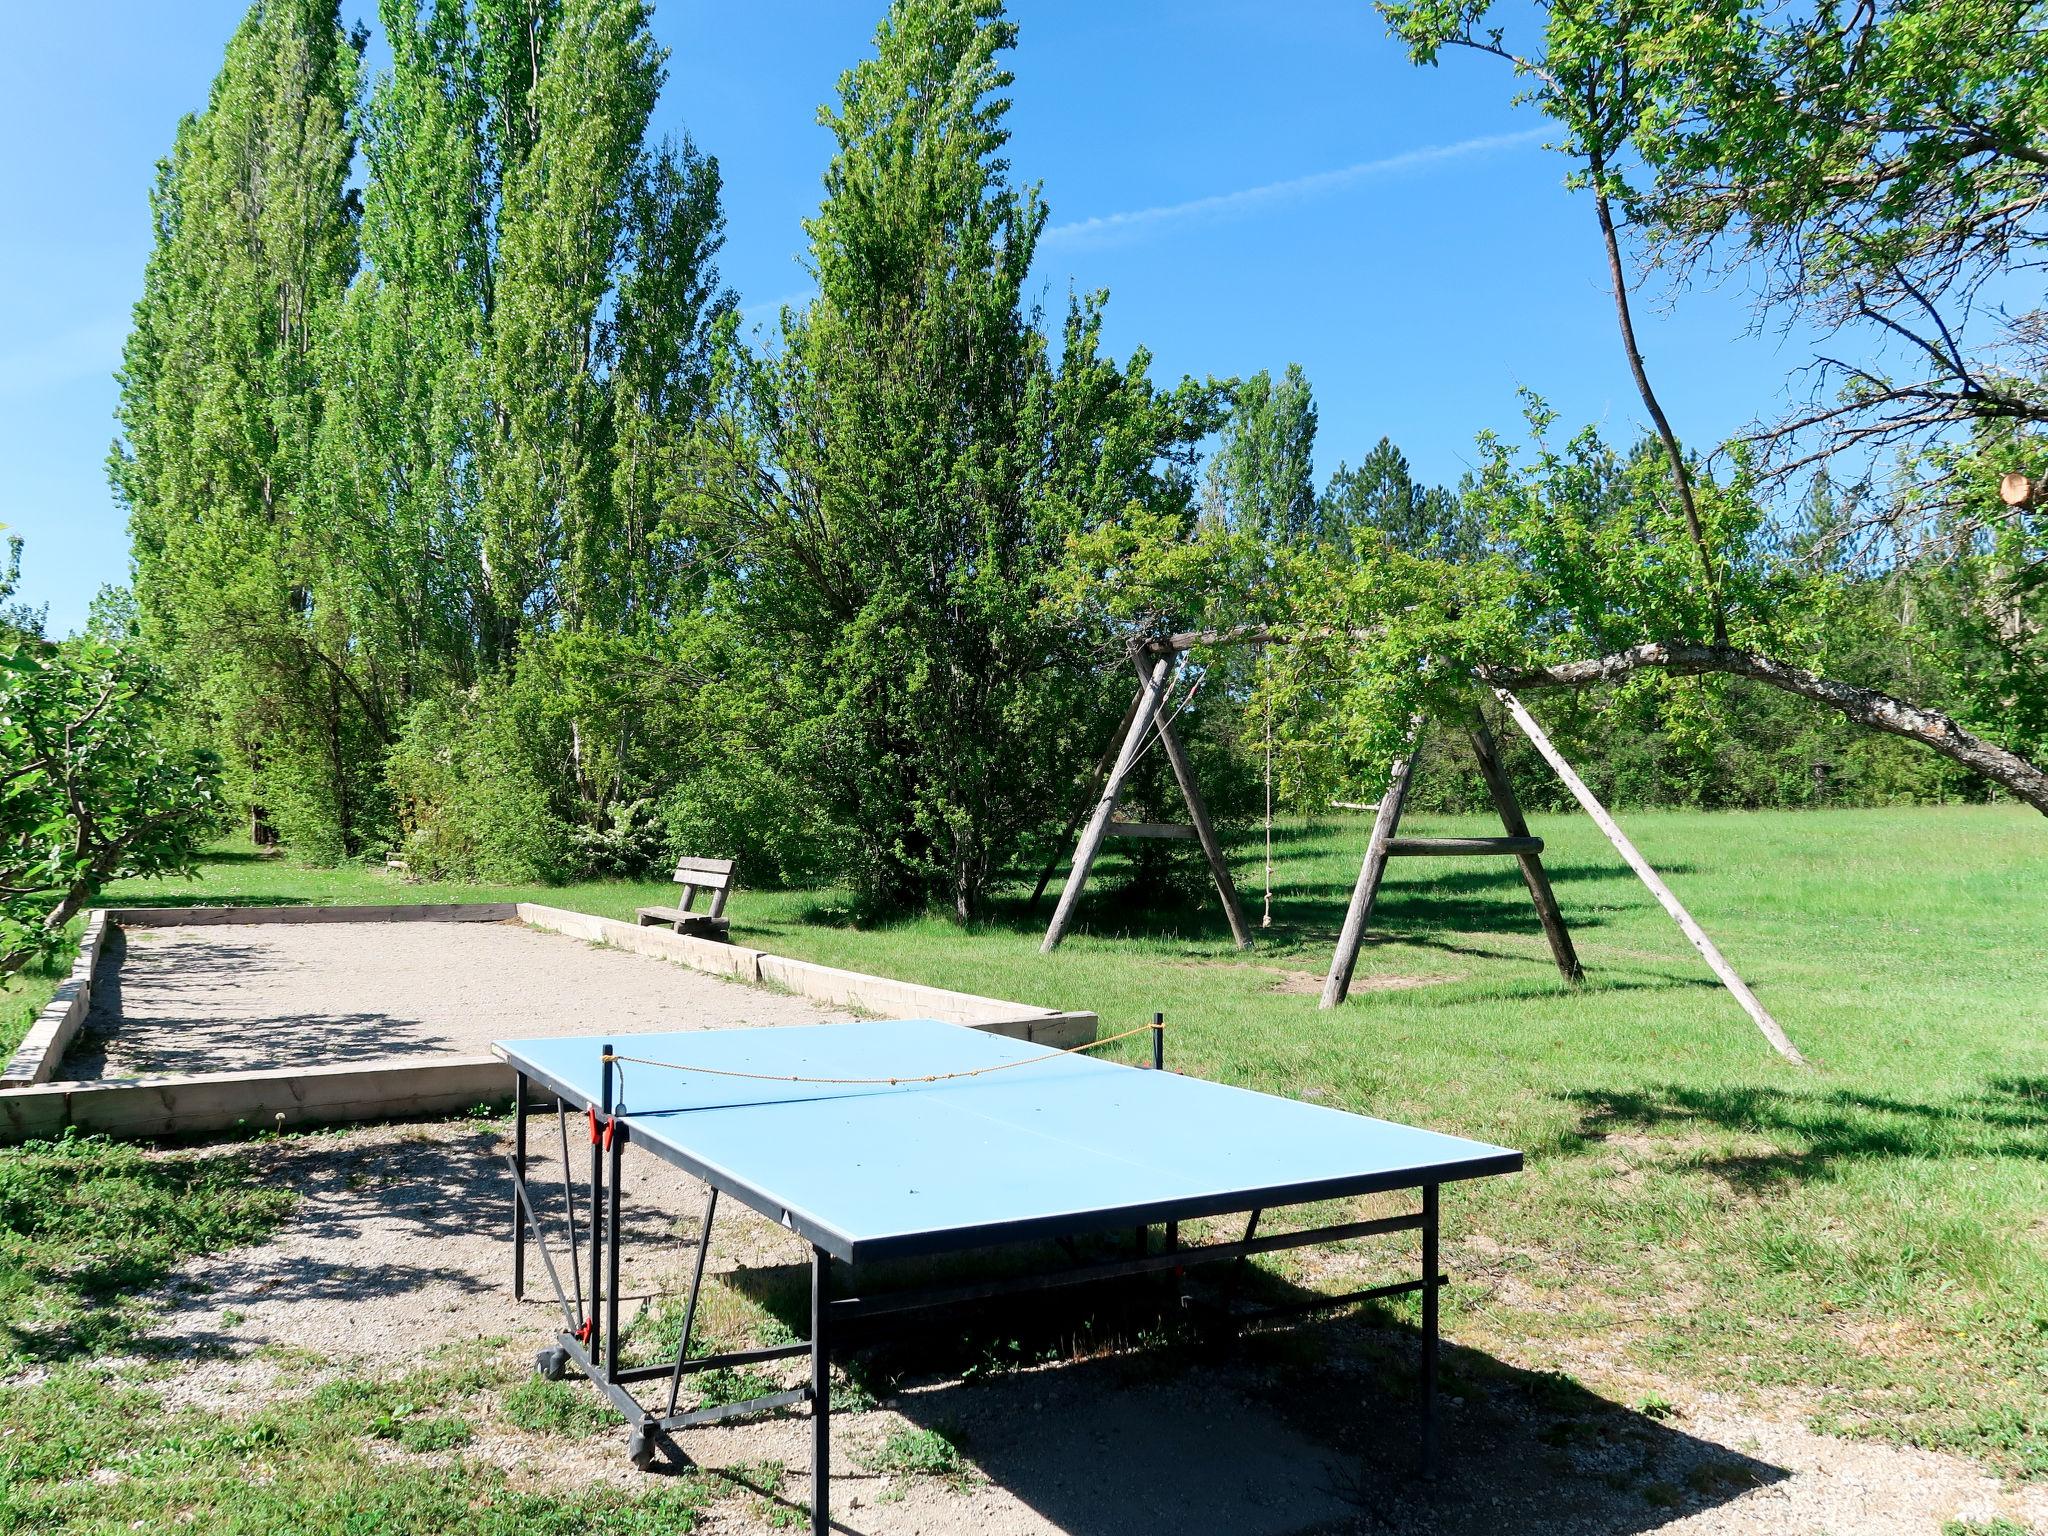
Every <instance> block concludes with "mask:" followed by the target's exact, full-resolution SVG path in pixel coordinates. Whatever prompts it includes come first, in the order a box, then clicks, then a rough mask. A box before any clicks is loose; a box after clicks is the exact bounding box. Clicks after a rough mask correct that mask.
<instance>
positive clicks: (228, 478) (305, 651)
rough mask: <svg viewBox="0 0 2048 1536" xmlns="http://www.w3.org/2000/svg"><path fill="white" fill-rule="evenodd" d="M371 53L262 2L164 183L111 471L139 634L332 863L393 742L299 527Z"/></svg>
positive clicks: (316, 16) (252, 788)
mask: <svg viewBox="0 0 2048 1536" xmlns="http://www.w3.org/2000/svg"><path fill="white" fill-rule="evenodd" d="M361 47H362V39H361V38H360V37H359V36H350V35H349V34H347V33H345V32H344V31H343V29H342V27H341V24H340V20H339V14H338V8H337V5H336V3H335V0H258V3H257V4H256V5H254V6H252V7H251V9H250V11H249V13H248V15H247V17H246V18H245V19H244V21H243V22H242V24H241V26H240V27H239V28H238V29H237V31H236V33H235V35H234V38H233V40H232V41H231V42H230V43H229V45H228V49H227V54H226V58H225V61H224V63H223V65H222V68H221V72H220V74H219V76H218V78H217V79H216V80H215V82H214V86H213V91H212V94H211V96H210V98H209V100H208V103H207V106H206V109H205V110H204V111H203V112H201V113H199V114H198V115H196V116H194V117H192V118H189V119H188V120H187V121H186V122H184V123H183V124H181V126H180V128H179V131H178V135H177V140H176V143H175V145H174V147H173V150H172V153H171V155H170V157H169V158H168V159H167V160H166V161H165V162H164V164H163V165H162V166H161V167H160V168H159V172H158V180H157V188H156V196H155V200H154V214H155V221H156V244H155V248H154V250H153V251H152V254H151V257H150V260H149V266H148V269H147V272H146V274H145V279H144V289H143V296H142V298H141V300H140V302H139V303H138V304H137V306H136V311H135V324H134V331H133V334H132V335H131V337H130V340H129V343H128V347H127V350H126V353H125V356H124V367H123V372H122V397H121V404H120V408H119V419H120V423H121V427H122V439H121V441H120V442H119V443H118V444H117V446H116V448H115V451H114V458H113V480H114V485H115V488H116V491H117V493H118V494H120V495H121V496H122V498H123V499H124V500H125V501H126V503H127V505H128V508H129V512H130V525H131V531H132V534H133V537H134V544H135V561H136V596H137V599H138V601H139V603H140V605H141V612H142V616H143V620H144V624H145V627H146V629H147V631H148V633H149V635H150V638H151V640H152V642H153V643H154V645H155V647H156V650H157V652H158V654H159V656H160V658H161V660H162V662H163V664H164V665H166V666H168V667H169V669H170V670H171V672H172V674H173V675H174V676H175V678H176V679H177V682H178V685H179V691H180V693H181V694H182V695H183V696H184V697H186V698H187V699H190V700H193V701H195V702H196V703H199V704H201V705H202V707H204V708H207V709H210V710H211V711H212V712H213V714H214V716H215V717H216V718H217V719H218V721H219V724H220V729H221V735H222V737H223V744H224V745H226V746H227V747H228V748H229V750H230V755H231V763H232V766H233V767H234V768H235V769H236V770H237V774H236V778H237V781H238V782H237V785H236V787H237V789H238V790H239V791H240V793H241V795H242V797H243V798H244V799H245V800H248V801H252V802H254V803H256V804H259V805H268V806H269V807H271V809H273V810H274V811H275V812H276V813H277V814H278V816H279V818H280V820H281V821H282V822H283V823H285V824H286V825H287V826H288V827H289V828H290V829H291V830H292V831H293V832H294V833H295V834H297V835H299V836H300V837H302V839H303V840H305V841H307V842H308V843H309V844H312V845H314V846H317V847H319V848H321V849H322V850H323V851H336V852H340V851H349V850H351V849H352V848H353V847H355V846H357V845H358V844H359V842H360V839H361V835H362V828H361V825H360V821H361V811H362V802H363V790H364V786H365V784H366V783H367V782H370V781H373V780H374V778H375V775H376V771H377V767H376V763H375V760H374V752H373V750H372V749H373V748H374V745H375V737H376V735H377V732H378V730H379V729H380V726H381V722H379V721H377V720H376V718H375V706H374V701H373V700H371V699H370V698H369V697H368V696H367V695H366V694H365V692H364V690H363V687H362V679H361V678H360V676H359V675H358V674H357V669H356V662H355V658H354V656H353V655H352V653H351V651H350V648H349V646H348V644H347V637H346V635H345V633H344V632H342V630H341V628H340V627H339V622H338V621H339V614H338V611H337V610H336V608H335V607H334V606H333V605H331V604H330V603H329V602H328V601H327V595H326V594H325V593H323V592H322V591H321V590H320V588H319V586H318V583H317V580H316V572H317V568H318V561H317V559H316V558H314V556H313V554H312V551H311V550H310V549H309V541H308V536H307V535H308V530H307V527H306V525H305V518H306V514H307V511H308V504H309V500H310V493H309V485H310V482H311V473H310V470H311V464H312V459H313V456H314V446H315V441H316V438H317V435H318V431H319V422H320V414H321V404H322V393H321V389H320V382H319V377H318V369H317V366H316V358H317V355H318V353H319V350H320V347H321V338H322V335H323V331H324V328H325V326H326V325H327V324H328V321H329V319H330V317H331V315H332V312H333V308H334V305H335V303H336V301H337V300H338V298H339V296H340V294H341V292H342V289H343V287H344V285H345V284H346V282H347V280H348V277H349V274H350V272H351V271H352V270H353V268H354V265H355V222H356V207H355V200H354V197H353V195H352V194H351V193H350V191H349V189H348V174H349V165H350V161H351V159H352V157H353V155H354V153H355V141H354V137H353V134H352V133H351V131H350V127H349V116H350V110H351V107H352V105H353V103H354V100H355V94H356V81H357V73H358V56H359V52H360V49H361Z"/></svg>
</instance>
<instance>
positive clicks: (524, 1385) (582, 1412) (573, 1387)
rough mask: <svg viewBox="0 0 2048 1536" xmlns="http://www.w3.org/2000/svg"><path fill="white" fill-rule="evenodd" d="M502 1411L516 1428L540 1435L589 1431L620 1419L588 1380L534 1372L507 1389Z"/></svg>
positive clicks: (500, 1405)
mask: <svg viewBox="0 0 2048 1536" xmlns="http://www.w3.org/2000/svg"><path fill="white" fill-rule="evenodd" d="M498 1411H499V1412H500V1413H502V1414H503V1415H504V1416H505V1419H506V1421H507V1422H508V1423H510V1424H511V1425H513V1426H514V1427H515V1428H517V1429H524V1430H527V1431H529V1432H531V1433H533V1434H536V1435H576V1436H583V1435H589V1434H594V1433H596V1432H597V1431H599V1430H602V1429H606V1428H609V1427H612V1426H615V1425H616V1424H617V1423H618V1421H619V1416H618V1415H617V1414H616V1413H614V1412H612V1410H611V1409H610V1408H609V1407H607V1406H606V1405H605V1404H604V1402H603V1401H602V1400H601V1399H600V1398H599V1397H598V1395H597V1394H596V1393H595V1392H593V1391H591V1390H590V1388H589V1386H588V1385H587V1384H586V1383H584V1382H581V1381H546V1380H543V1379H542V1378H541V1377H539V1376H530V1377H528V1378H527V1379H526V1380H525V1381H522V1382H521V1383H519V1385H518V1386H516V1387H514V1388H513V1389H512V1390H511V1391H509V1392H507V1393H506V1394H505V1395H504V1397H503V1398H502V1399H500V1400H499V1404H498Z"/></svg>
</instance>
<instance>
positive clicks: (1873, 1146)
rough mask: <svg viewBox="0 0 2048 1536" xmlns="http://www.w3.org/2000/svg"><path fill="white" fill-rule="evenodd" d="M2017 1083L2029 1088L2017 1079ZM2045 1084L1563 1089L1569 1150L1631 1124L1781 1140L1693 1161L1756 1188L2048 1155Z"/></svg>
mask: <svg viewBox="0 0 2048 1536" xmlns="http://www.w3.org/2000/svg"><path fill="white" fill-rule="evenodd" d="M2015 1084H2016V1085H2018V1090H2019V1091H2015V1089H2014V1088H2013V1087H2012V1086H2010V1085H2015ZM2044 1086H2048V1084H2044V1081H2043V1080H2040V1079H2027V1078H2017V1079H2015V1078H1993V1079H1991V1080H1989V1081H1988V1082H1987V1084H1986V1086H1985V1091H1984V1092H1982V1093H1980V1094H1978V1095H1976V1096H1974V1097H1968V1098H1965V1097H1957V1098H1955V1099H1950V1100H1946V1101H1941V1102H1929V1101H1922V1100H1913V1099H1906V1098H1900V1097H1895V1096H1890V1095H1883V1094H1873V1093H1864V1092H1858V1091H1856V1090H1854V1089H1848V1088H1834V1089H1823V1090H1814V1091H1795V1090H1788V1089H1784V1088H1770V1087H1719V1088H1699V1087H1684V1086H1678V1085H1665V1086H1663V1087H1656V1088H1642V1089H1584V1090H1576V1091H1573V1092H1569V1093H1566V1094H1564V1095H1563V1098H1564V1099H1565V1100H1566V1101H1567V1102H1569V1103H1572V1104H1574V1105H1576V1106H1577V1108H1578V1110H1579V1123H1578V1125H1577V1126H1576V1127H1575V1128H1574V1130H1573V1131H1572V1132H1570V1133H1568V1134H1567V1136H1566V1137H1565V1138H1564V1141H1563V1144H1562V1145H1561V1147H1560V1149H1559V1150H1561V1151H1566V1152H1571V1151H1586V1150H1590V1149H1592V1148H1594V1147H1596V1146H1597V1145H1598V1144H1600V1143H1601V1142H1603V1141H1606V1140H1607V1139H1608V1138H1610V1137H1611V1136H1613V1135H1614V1134H1615V1133H1617V1132H1621V1131H1629V1130H1641V1131H1645V1132H1648V1133H1651V1134H1653V1135H1655V1134H1659V1133H1663V1134H1670V1135H1680V1136H1682V1135H1685V1134H1687V1133H1688V1132H1696V1131H1698V1130H1701V1129H1712V1130H1716V1131H1722V1132H1738V1133H1748V1134H1749V1135H1752V1136H1755V1137H1757V1138H1760V1139H1762V1140H1765V1141H1767V1142H1770V1143H1772V1144H1773V1145H1772V1147H1771V1149H1770V1150H1767V1151H1757V1150H1743V1151H1739V1152H1727V1153H1715V1154H1709V1155H1705V1156H1702V1157H1699V1158H1698V1159H1696V1160H1695V1161H1693V1163H1692V1165H1693V1166H1697V1167H1699V1168H1701V1169H1703V1170H1704V1171H1706V1172H1708V1173H1712V1174H1715V1175H1717V1176H1719V1177H1720V1178H1722V1179H1725V1180H1726V1181H1727V1182H1728V1183H1729V1184H1730V1185H1733V1186H1735V1187H1737V1188H1740V1189H1744V1190H1750V1191H1756V1190H1764V1189H1769V1188H1772V1187H1776V1186H1779V1185H1784V1184H1791V1183H1803V1182H1807V1181H1811V1180H1816V1179H1825V1178H1829V1177H1832V1176H1833V1173H1834V1171H1835V1169H1836V1168H1837V1167H1839V1166H1840V1165H1842V1164H1845V1163H1857V1162H1876V1161H1917V1160H1921V1159H1926V1158H1957V1157H1982V1158H2018V1159H2023V1160H2027V1161H2034V1162H2048V1095H2044V1094H2043V1093H2042V1092H2041V1090H2042V1089H2043V1087H2044Z"/></svg>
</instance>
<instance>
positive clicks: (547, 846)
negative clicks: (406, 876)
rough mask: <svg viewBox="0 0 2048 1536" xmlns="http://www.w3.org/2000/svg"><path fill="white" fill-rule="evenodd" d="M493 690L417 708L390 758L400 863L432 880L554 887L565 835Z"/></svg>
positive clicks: (525, 733)
mask: <svg viewBox="0 0 2048 1536" xmlns="http://www.w3.org/2000/svg"><path fill="white" fill-rule="evenodd" d="M518 706H519V700H518V698H517V697H516V696H515V695H514V694H513V693H512V692H510V691H509V690H507V689H505V688H504V687H502V686H501V685H499V684H497V683H496V682H495V681H491V682H485V683H482V684H479V685H478V686H477V687H476V688H475V689H473V690H471V691H470V693H468V694H467V695H465V696H462V697H460V698H458V699H454V700H450V701H447V702H442V701H439V700H430V701H428V702H426V703H423V704H421V705H419V707H418V708H416V709H415V710H414V711H413V713H412V714H411V716H410V717H409V718H408V719H407V720H406V723H405V728H404V730H403V732H402V733H401V734H400V736H399V739H398V741H397V742H396V743H395V744H394V745H393V746H392V748H391V752H390V754H389V756H388V758H387V759H386V762H387V765H388V771H389V773H390V776H391V792H392V796H393V798H394V800H395V801H396V803H397V807H398V820H399V826H400V828H401V829H402V832H403V836H404V842H403V848H404V851H405V857H406V863H407V865H408V867H409V868H411V869H412V870H413V871H415V872H416V873H418V874H420V875H422V876H424V877H426V878H428V879H443V878H451V877H453V878H463V879H477V880H498V881H504V882H508V883H523V882H527V881H543V882H545V881H550V880H556V879H560V878H561V877H562V875H563V874H564V873H565V872H566V871H567V870H568V869H569V868H570V849H571V838H570V829H569V827H568V826H567V824H566V823H565V822H564V821H563V820H562V818H561V817H559V816H557V815H556V814H555V812H554V810H553V807H552V806H551V804H550V801H549V795H548V787H547V784H546V783H545V781H544V780H543V778H542V776H541V774H540V772H539V771H538V770H537V768H536V767H535V758H536V756H537V752H536V749H535V745H534V742H533V740H532V733H531V730H530V722H529V721H527V720H523V719H522V718H521V711H520V709H519V707H518Z"/></svg>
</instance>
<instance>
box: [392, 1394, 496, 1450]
mask: <svg viewBox="0 0 2048 1536" xmlns="http://www.w3.org/2000/svg"><path fill="white" fill-rule="evenodd" d="M370 1433H371V1434H373V1435H375V1436H376V1437H377V1438H378V1439H379V1440H396V1441H397V1442H398V1443H399V1444H400V1445H401V1446H403V1447H404V1448H405V1449H406V1450H408V1451H414V1452H421V1453H424V1452H428V1451H452V1450H454V1449H455V1448H456V1447H457V1446H458V1445H467V1444H469V1442H470V1441H471V1440H473V1439H474V1438H475V1436H474V1435H473V1434H471V1432H470V1428H469V1425H467V1424H466V1423H464V1422H463V1421H462V1420H461V1419H458V1418H456V1417H455V1416H454V1415H453V1414H447V1413H434V1414H424V1415H422V1414H417V1413H415V1412H414V1410H413V1407H412V1405H411V1404H410V1403H404V1404H401V1405H400V1406H399V1407H398V1408H397V1409H396V1410H395V1411H393V1412H391V1413H388V1414H382V1415H380V1416H379V1417H378V1418H376V1419H375V1420H374V1421H372V1423H371V1425H370Z"/></svg>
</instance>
